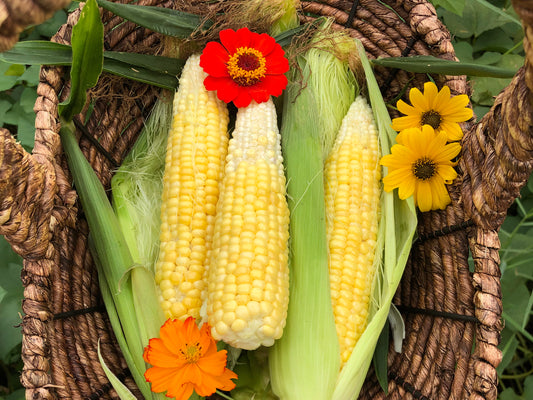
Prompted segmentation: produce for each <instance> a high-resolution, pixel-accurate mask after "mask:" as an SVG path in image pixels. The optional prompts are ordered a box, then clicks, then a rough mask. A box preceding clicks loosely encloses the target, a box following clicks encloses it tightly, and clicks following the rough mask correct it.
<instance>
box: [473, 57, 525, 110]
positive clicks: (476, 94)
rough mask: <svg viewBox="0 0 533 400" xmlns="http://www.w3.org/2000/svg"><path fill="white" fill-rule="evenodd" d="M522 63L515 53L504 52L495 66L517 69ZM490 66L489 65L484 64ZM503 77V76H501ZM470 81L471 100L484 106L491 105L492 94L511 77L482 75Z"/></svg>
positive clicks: (503, 87)
mask: <svg viewBox="0 0 533 400" xmlns="http://www.w3.org/2000/svg"><path fill="white" fill-rule="evenodd" d="M523 64H524V58H523V57H522V56H519V55H516V54H505V55H503V56H502V59H501V60H500V61H499V62H498V63H497V64H496V66H495V67H497V68H503V69H507V70H515V71H516V70H518V68H520V67H521V66H522V65H523ZM486 67H487V68H490V66H486ZM502 78H503V77H502ZM470 81H471V82H472V87H473V92H472V97H471V99H472V101H473V102H475V103H477V104H479V105H485V106H492V104H493V103H494V98H493V97H494V96H496V95H498V94H499V93H500V92H501V91H502V90H503V89H505V88H506V87H507V85H509V82H511V78H510V77H509V78H504V79H492V78H489V77H484V76H474V77H472V78H471V80H470Z"/></svg>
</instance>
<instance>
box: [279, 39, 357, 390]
mask: <svg viewBox="0 0 533 400" xmlns="http://www.w3.org/2000/svg"><path fill="white" fill-rule="evenodd" d="M335 60H336V58H335V56H334V55H333V54H332V53H331V52H329V53H328V52H326V51H320V50H317V49H312V50H310V51H308V52H307V53H306V55H305V57H301V58H299V60H298V63H299V66H300V68H301V72H302V75H303V79H304V86H303V87H302V86H300V85H299V83H297V82H290V83H289V85H288V86H287V89H286V90H285V94H284V109H283V122H282V128H281V134H282V148H283V154H284V158H285V167H286V173H287V181H288V186H287V192H288V199H289V207H290V212H291V222H290V261H289V262H290V268H291V269H290V273H291V281H290V301H289V312H288V317H287V326H286V328H285V332H284V333H283V336H282V337H281V339H280V340H278V341H277V342H276V343H275V345H274V347H273V349H272V350H271V352H270V355H269V363H270V372H271V378H272V389H273V391H274V393H275V394H276V395H277V396H278V397H279V398H280V399H291V400H299V399H301V400H307V399H330V398H331V394H332V393H333V390H334V386H335V381H336V379H337V376H338V372H339V367H340V351H339V344H338V339H337V334H336V330H335V321H334V317H333V309H332V305H331V297H330V285H329V277H328V248H327V236H326V209H325V193H324V175H323V167H324V149H325V148H331V146H330V145H329V143H328V140H329V139H328V138H330V137H331V138H334V136H335V133H336V132H330V129H331V127H334V128H333V129H334V130H338V128H339V126H340V124H341V121H342V117H343V116H344V113H343V114H342V116H340V119H339V120H335V115H336V114H337V113H333V112H332V110H337V108H341V107H342V106H343V104H344V103H345V101H346V100H345V99H339V98H337V99H336V98H335V96H332V102H331V103H330V104H329V105H328V106H327V107H325V106H324V104H323V103H322V101H321V100H320V97H321V95H322V93H324V92H325V91H328V93H332V92H335V91H336V90H335V89H332V87H333V88H337V86H338V85H340V86H342V85H345V84H346V82H348V77H347V76H346V74H347V72H348V71H347V69H346V65H345V64H343V63H339V62H337V61H335ZM328 62H331V64H332V65H330V68H320V66H319V65H322V63H328ZM335 68H338V69H337V72H336V73H334V74H332V69H335ZM342 71H344V76H343V73H342ZM323 73H326V74H327V76H328V77H329V80H328V78H327V77H325V76H323V75H322V74H323ZM293 79H294V80H295V81H297V80H298V79H299V76H298V75H296V74H295V75H294V76H293ZM330 90H331V92H330ZM353 91H354V88H353V86H352V91H351V92H350V90H349V89H348V90H347V91H346V92H347V93H348V96H350V94H351V93H353ZM337 93H345V92H344V91H342V90H341V91H340V92H337ZM352 96H353V95H352ZM335 99H336V100H335ZM352 99H353V97H352ZM349 104H350V103H348V106H347V108H348V107H349ZM347 108H346V109H347ZM326 121H329V122H330V123H326Z"/></svg>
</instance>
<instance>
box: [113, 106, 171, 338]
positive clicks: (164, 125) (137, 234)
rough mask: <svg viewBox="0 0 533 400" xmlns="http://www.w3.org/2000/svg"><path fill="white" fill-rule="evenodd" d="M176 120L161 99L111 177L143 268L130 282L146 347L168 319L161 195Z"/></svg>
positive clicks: (120, 212)
mask: <svg viewBox="0 0 533 400" xmlns="http://www.w3.org/2000/svg"><path fill="white" fill-rule="evenodd" d="M171 119H172V102H170V101H167V102H165V101H162V100H158V101H157V102H156V104H155V106H154V108H153V109H152V113H151V115H150V117H149V118H148V120H147V122H146V125H145V126H144V129H143V131H142V133H141V136H140V137H139V139H138V140H137V141H136V142H135V145H134V146H133V148H132V149H131V151H130V153H129V154H128V156H127V157H126V158H125V159H124V161H123V162H122V165H121V166H120V168H119V169H118V170H117V172H116V174H115V175H114V176H113V179H112V180H111V190H112V201H113V208H114V210H115V214H116V215H117V218H118V221H119V224H120V226H121V228H122V232H123V233H124V237H125V239H126V242H127V244H128V247H129V249H130V252H131V254H132V257H133V260H134V262H135V264H136V266H137V267H138V268H134V269H133V270H132V273H131V280H132V285H133V294H134V298H133V301H134V304H135V309H136V310H137V313H138V316H137V318H138V319H139V321H142V323H141V325H140V329H141V339H142V341H143V343H144V344H145V345H147V344H148V340H149V339H150V338H153V337H158V336H159V328H160V327H161V325H162V324H163V322H164V315H163V311H162V309H161V307H160V305H159V302H158V300H157V299H158V296H157V289H156V283H155V280H154V265H155V262H156V260H157V255H158V251H159V230H160V221H161V219H160V209H161V193H162V187H163V172H164V166H165V151H166V141H167V136H168V131H169V127H170V123H171ZM147 299H150V300H149V301H147Z"/></svg>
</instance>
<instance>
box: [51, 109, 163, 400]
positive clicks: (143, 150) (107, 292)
mask: <svg viewBox="0 0 533 400" xmlns="http://www.w3.org/2000/svg"><path fill="white" fill-rule="evenodd" d="M171 118H172V105H171V103H169V102H166V103H165V102H163V101H161V100H160V101H158V102H157V103H156V105H155V106H154V108H153V110H152V114H151V115H150V117H149V118H148V120H147V123H146V125H145V127H144V129H143V132H142V133H141V136H140V137H139V139H138V140H137V142H136V143H135V145H134V147H133V149H132V150H131V152H130V153H129V155H128V156H127V157H126V159H125V160H124V162H123V164H122V165H121V167H120V168H119V170H118V171H117V173H116V174H115V176H114V177H113V179H112V191H113V195H112V197H113V206H111V204H110V202H109V200H108V198H107V195H106V193H105V191H104V189H103V187H102V185H101V183H100V181H99V180H98V178H97V177H96V175H95V174H94V171H93V170H92V167H91V166H90V165H89V163H88V162H87V160H86V159H85V157H84V156H83V154H82V153H81V151H80V150H79V147H78V144H77V143H76V140H75V138H74V135H73V133H72V130H71V129H73V128H71V127H70V126H69V125H68V124H65V127H64V128H63V129H62V131H61V138H62V141H63V146H64V148H65V152H66V154H67V157H68V161H69V167H70V169H71V171H72V174H73V177H74V183H75V185H76V189H77V191H78V194H79V196H80V201H81V203H82V206H83V208H84V211H85V214H86V216H87V221H88V224H89V229H90V232H91V233H90V245H91V251H92V253H93V256H94V259H95V263H96V265H97V268H98V271H99V280H100V287H101V289H102V296H103V298H104V302H105V304H106V308H107V310H108V314H109V317H110V321H111V324H112V326H113V330H114V332H115V335H116V337H117V341H118V343H119V346H120V348H121V351H122V353H123V354H124V358H125V359H126V362H127V363H128V367H129V368H130V370H131V372H132V375H133V377H134V379H135V382H136V383H137V386H138V387H139V389H140V390H141V392H142V393H143V395H144V397H145V398H147V399H148V398H152V399H163V398H165V397H164V394H157V393H153V392H151V390H150V386H149V384H148V383H147V382H146V380H145V379H144V376H143V374H144V372H145V370H146V368H147V365H146V364H145V362H144V360H143V358H142V354H143V350H144V347H145V346H146V345H148V341H149V339H150V338H153V337H158V336H159V328H160V327H161V325H162V324H163V322H164V316H163V313H162V310H161V308H160V306H159V301H158V298H157V295H156V285H155V280H154V274H153V265H154V263H155V260H156V257H157V251H158V243H159V209H160V203H161V195H160V193H161V185H162V183H161V182H162V178H161V177H162V173H163V168H164V154H165V146H166V138H167V135H168V129H169V126H170V120H171ZM104 369H105V366H104ZM105 372H106V374H112V372H111V371H109V370H105ZM110 380H111V381H112V382H118V381H116V377H113V376H110ZM116 390H117V392H118V393H119V394H120V393H122V394H120V396H121V398H128V396H129V394H128V393H127V391H125V390H124V388H123V387H122V386H121V385H120V384H119V383H116Z"/></svg>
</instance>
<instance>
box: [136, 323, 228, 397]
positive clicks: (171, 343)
mask: <svg viewBox="0 0 533 400" xmlns="http://www.w3.org/2000/svg"><path fill="white" fill-rule="evenodd" d="M210 329H211V328H210V327H209V324H207V323H205V324H203V325H202V328H201V329H198V326H196V323H195V322H194V318H193V317H189V318H187V319H186V320H185V321H180V320H178V319H168V320H167V321H166V322H165V323H164V324H163V326H162V327H161V329H160V330H159V335H160V338H153V339H150V342H149V344H148V346H147V347H146V348H145V349H144V354H143V357H144V361H146V362H147V363H149V364H152V365H153V367H151V368H148V369H147V370H146V372H145V373H144V377H145V378H146V380H147V381H148V382H151V383H152V392H156V393H160V392H164V391H166V392H167V393H166V396H167V397H175V398H176V399H177V400H187V399H188V398H189V397H190V396H191V394H192V392H193V390H195V391H196V393H198V395H200V396H210V395H212V394H213V393H215V391H216V389H217V388H218V389H222V390H231V389H233V388H234V387H235V383H234V382H232V381H231V380H232V379H236V378H237V375H236V374H235V373H234V372H233V371H231V370H229V369H228V368H226V357H227V356H226V350H221V351H217V344H216V341H215V339H213V337H212V336H211V334H210V333H209V332H210Z"/></svg>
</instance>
